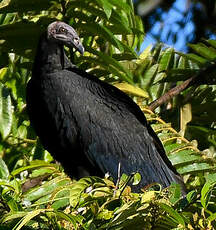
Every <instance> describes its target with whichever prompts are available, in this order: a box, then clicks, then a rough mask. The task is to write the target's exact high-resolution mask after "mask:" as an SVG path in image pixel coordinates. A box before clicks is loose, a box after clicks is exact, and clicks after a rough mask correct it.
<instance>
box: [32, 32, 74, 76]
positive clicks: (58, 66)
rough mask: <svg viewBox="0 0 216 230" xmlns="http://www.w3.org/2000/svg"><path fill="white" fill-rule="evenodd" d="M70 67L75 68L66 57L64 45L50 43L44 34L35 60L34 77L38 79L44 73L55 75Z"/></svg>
mask: <svg viewBox="0 0 216 230" xmlns="http://www.w3.org/2000/svg"><path fill="white" fill-rule="evenodd" d="M69 67H73V64H72V63H71V62H70V61H69V59H68V58H67V56H66V55H65V52H64V47H63V45H61V44H58V43H55V42H52V41H48V39H47V36H46V34H43V35H42V36H41V37H40V40H39V44H38V48H37V52H36V56H35V60H34V65H33V75H34V74H36V75H37V77H38V75H39V76H40V75H41V74H42V73H53V72H56V71H59V70H63V69H66V68H69Z"/></svg>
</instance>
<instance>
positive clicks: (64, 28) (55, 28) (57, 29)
mask: <svg viewBox="0 0 216 230" xmlns="http://www.w3.org/2000/svg"><path fill="white" fill-rule="evenodd" d="M47 38H48V40H50V41H53V42H56V43H60V44H63V45H66V46H68V47H74V48H75V49H76V50H77V51H79V52H80V53H81V54H83V53H84V47H83V45H82V43H81V42H80V38H79V36H78V35H77V33H76V31H75V30H74V29H73V28H72V27H71V26H69V25H68V24H66V23H64V22H60V21H57V22H53V23H51V24H50V25H49V26H48V28H47Z"/></svg>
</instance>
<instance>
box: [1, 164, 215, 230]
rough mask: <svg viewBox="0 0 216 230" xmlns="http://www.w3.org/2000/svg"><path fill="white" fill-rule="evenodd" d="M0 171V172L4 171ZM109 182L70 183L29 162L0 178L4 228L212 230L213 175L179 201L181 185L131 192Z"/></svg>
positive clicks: (93, 179)
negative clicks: (199, 188)
mask: <svg viewBox="0 0 216 230" xmlns="http://www.w3.org/2000/svg"><path fill="white" fill-rule="evenodd" d="M2 171H3V170H2ZM126 181H127V176H126V175H122V177H121V179H120V182H119V184H118V185H116V186H115V185H114V183H113V182H112V181H111V180H110V179H108V178H104V179H101V178H97V177H85V178H82V179H80V180H79V181H71V180H70V179H69V178H68V177H66V176H65V175H64V174H63V173H62V172H61V171H59V169H58V168H57V166H56V165H54V164H50V163H44V162H43V161H32V162H31V163H30V165H29V166H27V167H22V168H19V169H18V170H14V171H12V172H11V174H9V173H8V171H7V169H6V168H5V177H4V179H1V181H0V184H1V190H0V191H1V207H0V213H1V216H2V218H1V219H0V223H2V227H3V226H5V229H7V228H6V226H8V229H12V228H13V229H16V230H18V229H21V228H22V227H24V226H25V227H29V228H26V229H130V228H133V229H152V228H153V229H207V228H208V229H211V228H215V227H216V222H215V218H216V216H215V213H214V210H215V208H216V207H215V203H214V199H215V192H216V190H215V184H216V174H214V175H212V176H208V177H207V182H206V183H205V185H204V186H203V188H202V190H201V192H200V193H197V192H196V191H195V190H192V191H190V192H189V193H188V194H187V196H186V197H184V198H182V197H181V192H180V187H179V186H178V185H175V184H173V185H172V186H171V187H170V188H169V189H164V190H161V187H160V186H159V187H158V190H152V189H151V185H150V186H149V187H148V188H145V190H144V192H143V193H139V194H138V193H132V192H131V189H130V187H128V186H127V187H125V183H127V182H126Z"/></svg>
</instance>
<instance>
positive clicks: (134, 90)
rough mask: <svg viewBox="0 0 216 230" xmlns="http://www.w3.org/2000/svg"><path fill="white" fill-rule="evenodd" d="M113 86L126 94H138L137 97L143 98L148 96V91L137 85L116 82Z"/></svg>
mask: <svg viewBox="0 0 216 230" xmlns="http://www.w3.org/2000/svg"><path fill="white" fill-rule="evenodd" d="M114 86H115V87H117V88H118V89H120V90H122V91H123V92H125V93H127V94H132V95H134V96H138V97H144V98H148V93H147V92H146V91H144V90H143V89H141V88H139V87H137V86H133V85H131V84H128V83H126V82H125V83H116V84H114Z"/></svg>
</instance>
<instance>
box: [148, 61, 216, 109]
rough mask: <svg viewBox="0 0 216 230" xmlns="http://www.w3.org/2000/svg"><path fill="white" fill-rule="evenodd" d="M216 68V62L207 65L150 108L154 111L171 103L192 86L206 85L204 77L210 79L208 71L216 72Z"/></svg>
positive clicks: (151, 104) (154, 102) (153, 103)
mask: <svg viewBox="0 0 216 230" xmlns="http://www.w3.org/2000/svg"><path fill="white" fill-rule="evenodd" d="M215 67H216V64H215V60H213V61H211V62H209V63H207V64H206V66H205V67H204V68H203V69H202V70H201V71H199V73H197V74H195V75H194V76H192V77H190V78H189V79H187V80H186V81H184V82H183V83H182V84H180V85H178V86H176V87H174V88H172V89H170V90H169V91H168V92H167V93H165V94H164V95H162V96H161V97H159V98H158V99H156V100H155V101H153V102H152V103H150V105H149V107H148V108H149V109H150V110H151V111H154V110H155V109H156V108H157V107H159V106H160V105H162V104H164V103H166V102H168V101H170V100H171V99H172V98H173V97H174V96H176V95H178V94H180V93H181V92H182V91H183V90H185V89H187V88H189V87H190V86H193V85H199V84H204V83H203V82H204V81H205V80H206V79H204V77H203V76H204V75H206V76H207V77H208V75H209V72H208V71H213V70H215ZM202 77H203V78H202ZM203 79H204V80H203ZM211 81H212V82H214V79H211ZM206 82H208V79H207V80H206Z"/></svg>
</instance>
